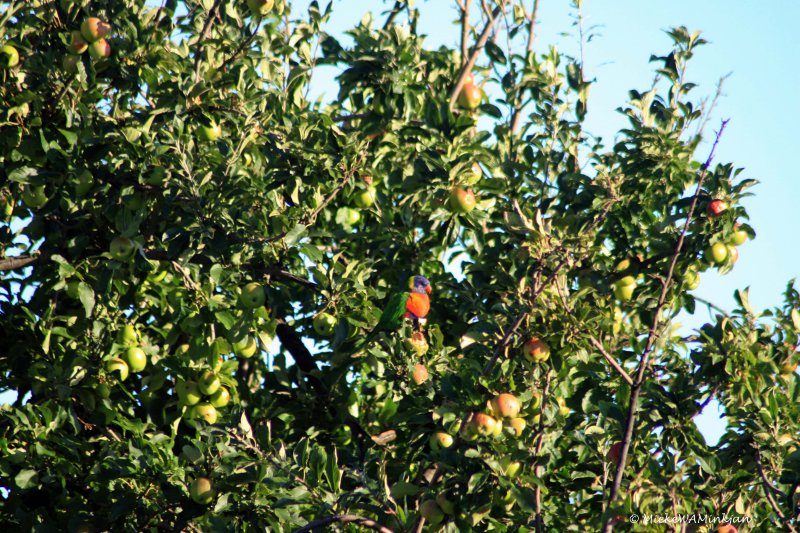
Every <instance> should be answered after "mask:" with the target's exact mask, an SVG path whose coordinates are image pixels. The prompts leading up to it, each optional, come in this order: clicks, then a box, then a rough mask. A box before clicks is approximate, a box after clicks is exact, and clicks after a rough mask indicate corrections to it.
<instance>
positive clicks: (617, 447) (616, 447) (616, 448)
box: [606, 442, 622, 464]
mask: <svg viewBox="0 0 800 533" xmlns="http://www.w3.org/2000/svg"><path fill="white" fill-rule="evenodd" d="M620 458H622V442H615V443H614V444H612V445H611V447H610V448H609V449H608V453H606V459H608V460H609V461H610V462H612V463H614V464H619V460H620Z"/></svg>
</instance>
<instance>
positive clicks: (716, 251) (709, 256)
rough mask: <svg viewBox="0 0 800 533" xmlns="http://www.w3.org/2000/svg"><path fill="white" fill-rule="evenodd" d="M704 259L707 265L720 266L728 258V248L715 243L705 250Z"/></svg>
mask: <svg viewBox="0 0 800 533" xmlns="http://www.w3.org/2000/svg"><path fill="white" fill-rule="evenodd" d="M705 258H706V261H708V262H709V263H712V264H717V265H721V264H722V263H724V262H725V259H727V258H728V247H727V246H725V245H724V244H722V243H721V242H718V243H715V244H713V245H711V246H709V247H708V248H707V249H706V253H705Z"/></svg>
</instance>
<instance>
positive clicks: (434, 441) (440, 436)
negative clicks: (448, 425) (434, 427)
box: [429, 431, 453, 451]
mask: <svg viewBox="0 0 800 533" xmlns="http://www.w3.org/2000/svg"><path fill="white" fill-rule="evenodd" d="M429 441H430V445H431V449H432V450H433V451H439V450H440V449H442V448H449V447H450V446H452V445H453V436H452V435H450V434H449V433H445V432H444V431H437V432H436V433H434V434H433V435H431V436H430V438H429Z"/></svg>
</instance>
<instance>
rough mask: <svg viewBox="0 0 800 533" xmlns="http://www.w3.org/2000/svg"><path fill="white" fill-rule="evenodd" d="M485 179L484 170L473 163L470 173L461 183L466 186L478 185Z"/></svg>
mask: <svg viewBox="0 0 800 533" xmlns="http://www.w3.org/2000/svg"><path fill="white" fill-rule="evenodd" d="M481 178H483V169H482V168H481V166H480V165H479V164H478V163H477V162H475V163H472V166H471V167H470V169H469V171H468V172H467V173H466V174H465V175H464V176H463V177H462V179H461V182H462V183H464V184H465V185H476V184H477V183H478V182H479V181H481Z"/></svg>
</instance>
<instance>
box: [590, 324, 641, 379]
mask: <svg viewBox="0 0 800 533" xmlns="http://www.w3.org/2000/svg"><path fill="white" fill-rule="evenodd" d="M589 342H591V343H592V346H594V347H595V348H597V351H598V352H600V354H601V355H602V356H603V357H605V358H606V361H608V364H610V365H611V367H612V368H613V369H614V370H616V371H617V373H618V374H619V375H620V376H622V379H624V380H625V383H627V384H628V385H633V378H631V376H630V374H628V373H627V372H625V369H624V368H622V366H620V364H619V363H618V362H617V360H616V359H614V358H613V357H612V356H611V354H610V353H608V352H607V351H606V349H605V348H604V347H603V344H602V343H601V342H600V341H599V340H597V338H595V337H593V336H591V335H590V336H589Z"/></svg>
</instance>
